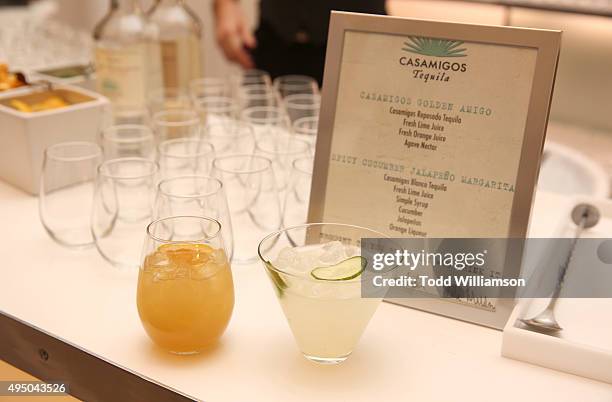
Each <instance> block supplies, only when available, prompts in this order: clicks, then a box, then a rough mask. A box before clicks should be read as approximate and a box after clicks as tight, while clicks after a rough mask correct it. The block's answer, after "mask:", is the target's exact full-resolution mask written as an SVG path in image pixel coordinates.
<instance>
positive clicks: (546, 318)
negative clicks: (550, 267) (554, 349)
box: [521, 204, 600, 333]
mask: <svg viewBox="0 0 612 402" xmlns="http://www.w3.org/2000/svg"><path fill="white" fill-rule="evenodd" d="M571 216H572V221H573V222H574V223H575V224H576V233H575V235H574V238H573V239H572V243H571V246H570V249H569V252H568V254H567V258H566V259H565V261H564V263H563V265H562V266H561V270H560V272H559V281H558V282H557V285H556V287H555V291H554V292H553V294H552V296H551V298H550V301H549V302H548V305H547V306H546V308H545V309H544V311H542V312H541V313H540V314H538V315H536V316H535V317H533V318H529V319H521V322H522V323H523V324H525V325H526V326H528V327H530V328H533V329H537V330H540V331H542V332H551V333H552V332H559V331H561V330H563V328H562V327H561V326H560V325H559V323H558V322H557V320H556V319H555V306H556V304H557V300H558V299H559V295H560V294H561V289H562V288H563V283H564V282H565V274H566V273H567V268H568V267H569V264H570V261H571V259H572V254H573V253H574V249H575V248H576V242H577V241H578V238H580V236H581V235H582V231H583V230H584V229H588V228H592V227H593V226H595V225H597V223H598V222H599V218H600V214H599V210H598V209H597V207H595V206H594V205H591V204H578V205H576V206H575V207H574V208H573V209H572V214H571Z"/></svg>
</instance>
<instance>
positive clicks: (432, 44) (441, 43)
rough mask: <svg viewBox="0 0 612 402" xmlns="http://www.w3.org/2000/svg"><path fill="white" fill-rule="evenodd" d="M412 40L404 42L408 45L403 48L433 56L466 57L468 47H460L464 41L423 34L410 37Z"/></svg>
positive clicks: (407, 50)
mask: <svg viewBox="0 0 612 402" xmlns="http://www.w3.org/2000/svg"><path fill="white" fill-rule="evenodd" d="M408 39H409V40H410V42H404V45H405V46H406V47H403V48H402V50H404V51H406V52H410V53H416V54H421V55H423V56H432V57H465V56H467V53H466V52H467V49H466V48H460V46H461V45H463V41H460V40H447V39H435V38H423V37H421V36H410V37H408Z"/></svg>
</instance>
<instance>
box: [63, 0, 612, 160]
mask: <svg viewBox="0 0 612 402" xmlns="http://www.w3.org/2000/svg"><path fill="white" fill-rule="evenodd" d="M56 1H57V3H58V5H59V12H58V16H59V18H61V19H62V20H64V21H66V22H68V23H70V24H71V25H73V26H75V27H79V28H81V29H84V30H87V31H91V29H92V28H93V26H94V25H95V23H96V22H97V21H98V20H99V19H100V18H101V17H102V16H103V15H104V13H105V12H106V9H107V7H108V4H109V1H108V0H85V1H83V0H56ZM150 1H151V0H143V4H149V2H150ZM287 1H289V0H287ZM297 1H307V0H297ZM241 3H242V5H243V7H244V9H245V13H246V15H247V17H248V19H249V21H250V22H251V24H254V22H255V20H256V9H257V3H258V0H241ZM188 4H189V5H190V6H191V7H192V8H193V9H194V10H195V11H196V12H197V13H198V15H200V18H201V19H202V21H203V23H204V32H205V40H204V46H205V68H206V72H207V75H223V74H227V72H228V71H229V70H230V68H232V67H230V66H229V64H228V63H227V62H226V61H225V60H224V59H223V56H222V54H221V52H220V51H219V49H218V48H217V46H216V44H215V41H214V31H213V27H214V23H213V19H212V0H188ZM388 4H389V11H390V13H391V14H394V15H401V16H408V17H416V18H427V19H441V20H448V21H460V22H470V23H480V24H503V23H504V22H505V21H510V23H511V25H515V26H525V27H533V28H548V29H561V30H563V31H564V34H563V47H562V51H561V60H560V63H559V72H558V76H557V84H556V87H555V95H554V101H553V110H552V115H551V117H552V118H553V119H555V120H560V121H565V122H569V123H573V124H577V125H582V126H588V127H593V128H600V129H604V130H608V131H611V132H612V117H611V116H612V18H603V17H593V16H582V15H573V14H565V13H549V12H542V11H534V10H525V9H513V10H512V11H511V12H510V13H509V14H508V10H507V9H505V8H504V7H499V6H491V5H479V4H471V3H467V2H455V1H437V0H389V3H388ZM508 18H509V19H508ZM611 135H612V134H611ZM611 157H612V155H611Z"/></svg>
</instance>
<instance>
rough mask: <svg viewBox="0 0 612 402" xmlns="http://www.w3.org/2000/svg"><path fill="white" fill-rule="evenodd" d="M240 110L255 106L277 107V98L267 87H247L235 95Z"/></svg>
mask: <svg viewBox="0 0 612 402" xmlns="http://www.w3.org/2000/svg"><path fill="white" fill-rule="evenodd" d="M237 99H238V105H239V106H240V109H241V110H244V109H248V108H251V107H256V106H278V103H279V102H278V96H277V94H276V92H275V91H274V90H273V89H272V88H271V87H270V86H269V85H248V86H245V87H241V88H240V89H239V90H238V94H237Z"/></svg>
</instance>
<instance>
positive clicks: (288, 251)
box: [272, 247, 298, 271]
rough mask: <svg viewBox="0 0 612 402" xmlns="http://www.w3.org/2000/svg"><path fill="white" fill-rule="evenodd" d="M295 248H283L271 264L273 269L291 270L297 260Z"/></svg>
mask: <svg viewBox="0 0 612 402" xmlns="http://www.w3.org/2000/svg"><path fill="white" fill-rule="evenodd" d="M296 249H297V247H285V248H283V249H282V250H281V251H280V252H279V253H278V256H277V257H276V259H275V260H274V261H273V262H272V265H274V267H275V268H278V269H280V270H281V271H285V270H286V269H291V267H292V266H293V265H294V264H295V263H296V260H297V258H298V252H297V251H296Z"/></svg>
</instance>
